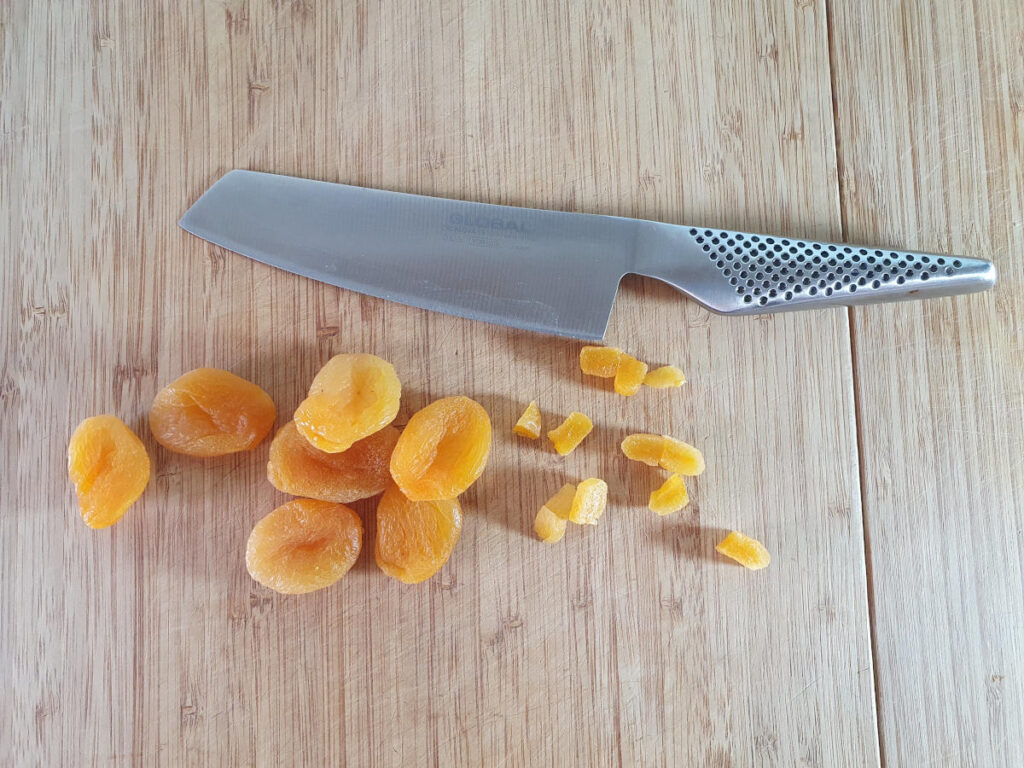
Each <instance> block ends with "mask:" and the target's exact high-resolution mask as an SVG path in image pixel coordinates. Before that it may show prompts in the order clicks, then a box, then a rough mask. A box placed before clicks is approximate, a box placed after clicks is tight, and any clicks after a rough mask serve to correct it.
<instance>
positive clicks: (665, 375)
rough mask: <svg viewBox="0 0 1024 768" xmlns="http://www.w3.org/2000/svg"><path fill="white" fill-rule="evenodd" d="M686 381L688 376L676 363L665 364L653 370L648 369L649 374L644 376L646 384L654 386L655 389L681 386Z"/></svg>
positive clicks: (646, 385)
mask: <svg viewBox="0 0 1024 768" xmlns="http://www.w3.org/2000/svg"><path fill="white" fill-rule="evenodd" d="M685 383H686V376H685V375H684V374H683V372H682V371H681V370H680V369H679V368H676V367H675V366H674V365H663V366H661V367H660V368H655V369H654V370H653V371H648V373H647V375H646V376H644V386H645V387H653V388H654V389H669V388H671V387H681V386H683V384H685Z"/></svg>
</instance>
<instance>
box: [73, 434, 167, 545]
mask: <svg viewBox="0 0 1024 768" xmlns="http://www.w3.org/2000/svg"><path fill="white" fill-rule="evenodd" d="M149 470H150V464H149V454H148V453H146V446H144V445H143V444H142V441H141V440H139V438H138V437H137V436H136V434H135V433H134V432H132V431H131V430H130V429H129V428H128V426H127V425H126V424H125V423H124V422H123V421H121V420H120V419H119V418H117V417H116V416H108V415H103V416H92V417H90V418H88V419H86V420H85V421H83V422H82V423H81V424H79V425H78V427H77V428H76V429H75V431H74V433H73V434H72V435H71V440H70V442H69V443H68V476H69V477H70V478H71V482H72V483H74V485H75V493H76V494H77V495H78V506H79V509H80V510H81V513H82V520H84V521H85V524H86V525H88V526H89V527H90V528H106V527H107V526H110V525H113V524H114V523H116V522H117V521H118V520H120V519H121V518H122V517H123V516H124V513H125V512H127V511H128V508H129V507H130V506H131V505H132V504H134V503H135V500H136V499H138V498H139V496H141V495H142V492H143V491H144V490H145V489H146V484H147V483H148V482H149Z"/></svg>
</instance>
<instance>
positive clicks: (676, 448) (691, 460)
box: [622, 434, 704, 476]
mask: <svg viewBox="0 0 1024 768" xmlns="http://www.w3.org/2000/svg"><path fill="white" fill-rule="evenodd" d="M622 452H623V453H624V454H625V455H626V458H627V459H632V460H633V461H640V462H643V463H644V464H646V465H648V466H650V467H661V468H662V469H667V470H668V471H669V472H675V473H677V474H680V475H688V476H693V475H699V474H700V473H701V472H703V471H704V455H703V454H702V453H701V452H700V451H699V450H697V449H696V448H694V447H693V446H692V445H690V444H689V443H684V442H683V441H682V440H676V439H675V438H673V437H669V436H668V435H646V434H638V435H628V436H627V437H626V439H625V440H623V441H622Z"/></svg>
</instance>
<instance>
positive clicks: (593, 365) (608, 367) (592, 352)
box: [580, 347, 622, 379]
mask: <svg viewBox="0 0 1024 768" xmlns="http://www.w3.org/2000/svg"><path fill="white" fill-rule="evenodd" d="M621 357H622V350H621V349H618V348H617V347H584V348H583V349H581V350H580V370H581V371H583V372H584V373H585V374H587V375H588V376H600V377H601V378H602V379H610V378H612V376H614V375H615V372H616V371H618V370H619V360H620V359H621Z"/></svg>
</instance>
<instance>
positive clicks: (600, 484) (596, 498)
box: [569, 477, 608, 525]
mask: <svg viewBox="0 0 1024 768" xmlns="http://www.w3.org/2000/svg"><path fill="white" fill-rule="evenodd" d="M607 506H608V483H606V482H605V481H604V480H600V479H598V478H596V477H591V478H588V479H586V480H584V481H583V482H581V483H580V484H579V485H577V486H576V493H575V495H574V496H573V499H572V507H571V508H570V509H569V519H570V520H571V521H572V522H574V523H577V524H578V525H597V521H598V520H600V519H601V515H603V514H604V510H605V507H607Z"/></svg>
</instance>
